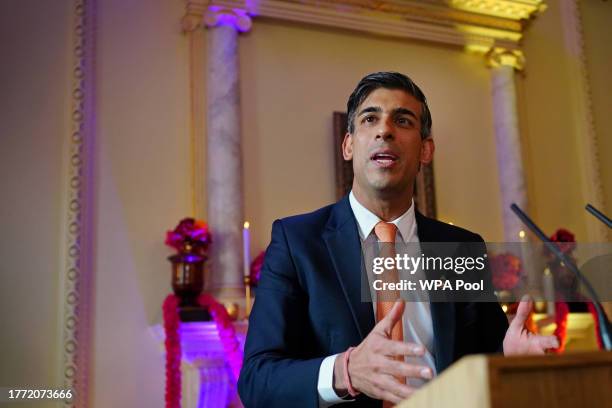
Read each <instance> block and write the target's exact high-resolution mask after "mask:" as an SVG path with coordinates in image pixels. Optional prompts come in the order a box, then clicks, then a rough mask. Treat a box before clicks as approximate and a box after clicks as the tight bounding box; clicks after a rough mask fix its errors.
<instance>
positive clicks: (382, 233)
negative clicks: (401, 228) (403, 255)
mask: <svg viewBox="0 0 612 408" xmlns="http://www.w3.org/2000/svg"><path fill="white" fill-rule="evenodd" d="M396 232H397V227H396V226H395V224H392V223H390V222H384V221H380V222H379V223H378V224H376V225H375V226H374V233H375V234H376V237H377V238H378V240H379V241H380V242H395V233H396Z"/></svg>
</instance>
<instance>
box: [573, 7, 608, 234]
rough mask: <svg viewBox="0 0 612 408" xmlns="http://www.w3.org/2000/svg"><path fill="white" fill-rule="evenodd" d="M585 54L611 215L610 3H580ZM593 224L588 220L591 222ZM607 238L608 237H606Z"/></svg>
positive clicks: (605, 197)
mask: <svg viewBox="0 0 612 408" xmlns="http://www.w3.org/2000/svg"><path fill="white" fill-rule="evenodd" d="M580 4H581V6H582V7H581V11H582V22H583V29H584V39H585V51H586V58H587V66H588V74H589V79H590V85H591V94H592V98H593V116H594V121H595V131H596V132H597V143H598V149H599V165H600V171H601V183H602V186H603V193H604V200H605V203H606V208H605V210H606V211H605V212H606V213H607V214H608V216H610V214H611V213H612V157H610V155H612V82H611V81H610V69H611V68H610V67H612V46H610V39H611V38H612V24H610V22H611V21H612V3H610V2H605V1H595V0H587V1H582V2H581V3H580ZM592 221H594V220H590V222H592ZM608 237H610V235H608Z"/></svg>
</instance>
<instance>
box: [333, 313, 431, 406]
mask: <svg viewBox="0 0 612 408" xmlns="http://www.w3.org/2000/svg"><path fill="white" fill-rule="evenodd" d="M404 307H405V305H404V302H402V301H397V302H395V304H394V305H393V309H391V312H389V314H388V315H387V316H386V317H385V318H384V319H382V320H381V321H380V322H378V324H376V326H374V328H373V329H372V331H371V332H370V334H368V336H367V337H366V338H365V339H364V340H363V341H362V342H361V344H359V345H358V346H357V347H355V349H354V350H353V351H352V353H351V355H350V359H349V364H348V371H349V377H350V381H351V384H352V385H353V388H354V389H356V390H357V391H359V392H362V393H364V394H366V395H368V396H370V397H372V398H376V399H382V400H386V401H390V402H393V403H399V402H401V401H403V400H404V399H406V398H408V397H409V396H410V395H411V394H412V393H413V392H414V389H413V388H412V387H410V386H409V385H406V384H404V383H403V382H400V381H398V379H397V378H396V377H399V378H402V379H403V378H405V377H413V378H425V379H430V378H432V372H431V369H430V368H429V367H427V366H417V365H412V364H408V363H406V362H404V360H403V357H404V356H422V355H423V354H424V353H425V349H424V348H423V346H421V345H418V344H414V343H404V342H401V341H395V340H391V330H392V329H393V326H395V324H396V323H397V322H398V321H400V319H401V318H402V315H403V313H404ZM397 356H401V358H402V360H401V361H400V360H397V359H396V358H397ZM343 358H344V354H340V355H339V356H338V357H337V358H336V361H335V363H334V388H335V389H336V392H338V393H342V391H346V389H347V384H345V382H344V378H345V376H344V367H343V364H342V360H343Z"/></svg>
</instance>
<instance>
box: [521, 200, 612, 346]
mask: <svg viewBox="0 0 612 408" xmlns="http://www.w3.org/2000/svg"><path fill="white" fill-rule="evenodd" d="M510 209H511V210H512V211H514V213H515V214H516V215H517V216H518V217H519V218H520V220H521V221H522V222H523V224H525V225H526V226H527V227H528V228H529V229H530V230H531V231H532V232H533V233H534V234H535V235H536V236H537V237H538V238H539V239H540V241H542V242H543V243H544V245H545V246H546V248H547V249H548V250H549V251H551V252H552V253H553V254H555V256H556V257H557V259H558V260H560V261H561V262H563V263H564V264H565V265H566V266H567V267H568V269H570V270H571V271H572V272H574V274H575V275H576V276H577V277H578V279H579V280H580V282H581V283H582V284H583V285H584V286H585V287H586V289H587V291H588V292H589V295H590V296H591V299H593V306H595V311H596V313H597V319H598V320H599V332H600V334H601V340H602V342H603V345H604V348H605V349H606V350H612V340H611V339H610V322H609V321H608V319H607V317H606V315H605V314H604V312H603V309H602V307H601V302H600V300H599V296H597V292H595V289H593V286H592V285H591V283H590V282H589V281H588V280H587V278H586V277H585V276H584V275H583V274H582V272H580V270H579V269H578V267H577V266H576V265H575V264H574V263H573V262H572V261H571V260H570V259H569V258H568V257H567V256H565V254H564V253H563V252H562V251H561V250H560V249H559V247H558V246H557V245H555V244H554V243H553V242H552V241H551V240H550V239H548V237H547V236H546V235H545V234H544V232H542V230H541V229H540V228H539V227H538V226H537V225H535V223H534V222H533V221H532V220H531V219H530V218H529V217H528V216H527V214H525V213H524V212H523V210H521V209H520V208H519V206H518V205H516V204H514V203H512V205H511V206H510Z"/></svg>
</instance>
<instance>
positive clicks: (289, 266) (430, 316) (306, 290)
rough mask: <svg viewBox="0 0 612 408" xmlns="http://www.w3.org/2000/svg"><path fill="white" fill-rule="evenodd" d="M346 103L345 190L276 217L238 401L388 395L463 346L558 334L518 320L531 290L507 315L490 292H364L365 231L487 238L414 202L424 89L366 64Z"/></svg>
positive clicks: (423, 156)
mask: <svg viewBox="0 0 612 408" xmlns="http://www.w3.org/2000/svg"><path fill="white" fill-rule="evenodd" d="M347 111H348V123H349V125H348V132H347V134H346V136H345V138H344V142H343V144H342V151H343V155H344V159H345V160H352V162H353V172H354V180H353V185H352V190H351V192H350V194H349V195H348V196H346V197H344V198H343V199H341V200H340V201H339V202H337V203H335V204H333V205H330V206H327V207H324V208H321V209H319V210H317V211H314V212H312V213H309V214H304V215H298V216H294V217H289V218H285V219H281V220H277V221H275V222H274V224H273V226H272V240H271V242H270V245H269V246H268V249H267V251H266V255H265V261H264V265H263V268H262V272H261V280H260V283H259V286H258V289H257V298H256V301H255V304H254V306H253V311H252V313H251V316H250V321H249V330H248V335H247V340H246V345H245V358H244V363H243V368H242V372H241V374H240V379H239V381H238V391H239V394H240V398H241V400H242V402H243V404H244V405H245V407H247V408H252V407H266V408H273V407H291V408H297V407H309V408H316V407H327V406H331V405H334V404H343V406H346V407H347V408H348V407H386V406H391V405H392V404H395V403H399V402H400V401H402V400H404V399H406V398H409V397H410V395H411V394H412V393H413V392H414V391H415V389H416V388H417V387H418V386H419V385H420V384H422V383H423V382H425V381H427V380H429V379H431V378H432V377H433V376H434V375H437V374H439V373H440V372H441V371H443V370H444V369H445V368H447V367H448V366H449V365H451V364H452V363H453V362H455V361H456V360H458V359H459V358H461V357H462V356H464V355H466V354H470V353H491V352H502V351H503V353H504V354H506V355H509V354H527V353H532V354H535V353H544V352H545V350H546V349H547V348H552V347H556V339H555V338H554V337H552V336H537V335H533V334H531V333H528V332H526V331H524V330H523V324H524V321H525V319H526V317H527V314H528V312H529V310H530V308H531V304H530V302H528V301H524V302H521V304H520V306H519V310H518V312H517V317H516V318H515V319H514V320H513V322H512V324H511V325H510V327H508V323H507V320H506V317H505V315H504V313H503V312H502V310H501V308H500V306H499V304H497V303H495V302H489V303H485V302H479V303H477V302H460V303H459V302H457V303H453V302H408V303H404V302H402V301H395V302H390V301H388V299H384V300H383V299H378V300H377V299H376V297H375V296H373V297H372V301H373V302H371V303H370V302H363V301H362V298H361V293H362V292H361V285H362V273H361V271H362V263H363V251H362V248H363V246H364V244H365V243H367V242H372V240H373V242H376V241H378V242H386V243H397V242H399V243H415V242H482V238H481V237H480V236H479V235H477V234H474V233H472V232H469V231H467V230H464V229H461V228H458V227H455V226H452V225H447V224H444V223H442V222H439V221H436V220H433V219H430V218H426V217H424V216H423V215H421V214H420V213H419V212H418V211H416V210H415V208H414V201H413V197H412V195H413V191H414V183H415V180H416V176H417V173H418V172H419V170H420V167H421V165H422V164H427V163H429V162H431V160H432V158H433V154H434V141H433V139H432V137H431V125H432V120H431V114H430V112H429V108H428V107H427V101H426V99H425V95H424V94H423V92H422V91H421V90H420V89H419V87H418V86H417V85H416V84H415V83H414V82H412V80H411V79H410V78H408V77H406V76H405V75H402V74H399V73H395V72H377V73H373V74H370V75H367V76H366V77H364V78H363V79H362V80H361V81H360V82H359V84H358V85H357V87H356V88H355V90H354V91H353V93H352V94H351V96H350V97H349V100H348V103H347ZM344 404H346V405H344Z"/></svg>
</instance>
